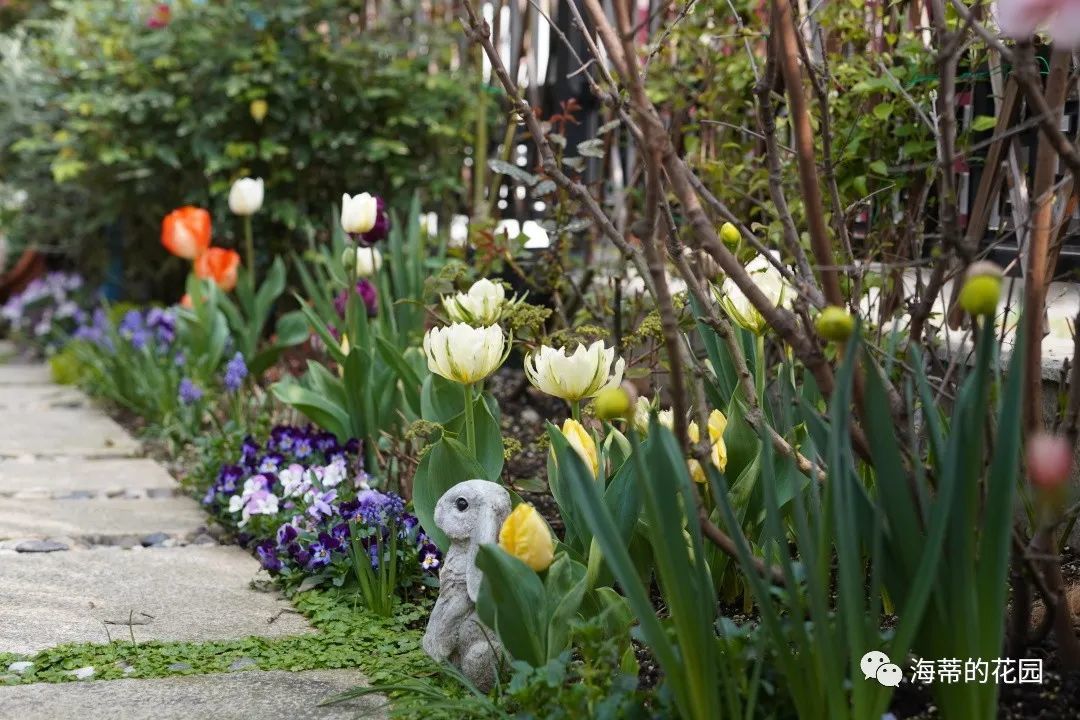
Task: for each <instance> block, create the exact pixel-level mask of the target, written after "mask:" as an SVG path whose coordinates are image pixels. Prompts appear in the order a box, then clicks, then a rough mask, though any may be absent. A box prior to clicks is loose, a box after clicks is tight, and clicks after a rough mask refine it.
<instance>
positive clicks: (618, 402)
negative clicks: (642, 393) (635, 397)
mask: <svg viewBox="0 0 1080 720" xmlns="http://www.w3.org/2000/svg"><path fill="white" fill-rule="evenodd" d="M631 405H632V403H631V402H630V394H629V393H628V392H626V390H624V389H622V388H621V387H614V388H608V389H607V390H601V391H600V393H599V394H598V395H597V396H596V400H594V401H593V410H594V412H595V413H596V417H598V418H600V419H601V420H615V419H617V418H625V417H627V416H629V415H630V414H631Z"/></svg>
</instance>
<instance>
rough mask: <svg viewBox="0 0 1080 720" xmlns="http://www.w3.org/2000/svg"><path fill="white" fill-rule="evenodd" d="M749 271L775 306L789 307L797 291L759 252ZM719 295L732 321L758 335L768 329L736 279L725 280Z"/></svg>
mask: <svg viewBox="0 0 1080 720" xmlns="http://www.w3.org/2000/svg"><path fill="white" fill-rule="evenodd" d="M746 272H747V274H749V275H750V278H751V279H752V280H753V281H754V284H755V285H757V287H758V289H759V290H761V292H762V293H763V294H764V295H765V297H766V298H767V299H768V300H769V302H770V303H772V304H773V305H777V306H782V307H787V306H789V305H790V304H791V302H792V301H793V300H794V292H793V291H792V289H791V288H790V287H789V286H788V284H787V281H786V280H784V276H783V275H781V274H780V271H779V270H777V269H776V267H775V266H774V265H773V264H772V263H771V262H769V259H768V258H766V257H765V256H764V255H758V256H757V257H756V258H754V259H753V260H751V261H750V262H749V263H748V264H747V266H746ZM716 294H717V301H718V302H719V303H720V307H721V308H723V309H724V312H725V313H726V314H727V316H728V317H729V318H731V321H732V322H733V323H735V324H736V325H739V326H740V327H743V328H745V329H747V330H749V331H750V332H752V333H754V334H755V335H761V334H763V333H764V332H765V328H766V326H767V323H766V322H765V318H764V317H763V316H762V315H761V313H760V312H759V311H758V309H757V308H756V307H754V305H753V304H752V303H751V302H750V299H749V298H748V297H746V295H745V294H744V293H743V291H742V290H740V289H739V286H738V285H736V284H735V281H734V280H732V279H731V278H730V277H729V278H727V279H725V280H724V284H723V285H721V286H720V289H719V291H716Z"/></svg>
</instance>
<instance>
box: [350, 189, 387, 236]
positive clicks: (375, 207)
mask: <svg viewBox="0 0 1080 720" xmlns="http://www.w3.org/2000/svg"><path fill="white" fill-rule="evenodd" d="M378 214H379V204H378V202H377V201H376V200H375V196H374V195H371V194H370V193H361V194H359V195H357V196H355V197H349V194H348V193H345V194H344V195H342V196H341V229H342V230H344V231H345V232H347V233H353V234H359V233H366V232H368V231H370V230H371V228H373V227H375V220H376V219H377V218H378Z"/></svg>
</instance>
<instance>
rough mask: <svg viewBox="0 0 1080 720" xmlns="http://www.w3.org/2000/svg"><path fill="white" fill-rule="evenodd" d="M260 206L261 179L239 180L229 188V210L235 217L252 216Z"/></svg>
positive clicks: (261, 196) (261, 195) (261, 194)
mask: <svg viewBox="0 0 1080 720" xmlns="http://www.w3.org/2000/svg"><path fill="white" fill-rule="evenodd" d="M262 204H263V179H262V178H249V177H246V178H240V179H239V180H237V181H236V182H234V183H233V184H232V187H231V188H229V209H230V210H232V211H233V214H235V215H254V214H255V213H257V212H259V208H261V207H262Z"/></svg>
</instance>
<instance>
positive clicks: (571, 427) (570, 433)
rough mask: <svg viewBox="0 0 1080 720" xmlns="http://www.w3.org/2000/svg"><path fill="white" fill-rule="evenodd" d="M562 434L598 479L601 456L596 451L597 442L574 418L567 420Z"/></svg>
mask: <svg viewBox="0 0 1080 720" xmlns="http://www.w3.org/2000/svg"><path fill="white" fill-rule="evenodd" d="M562 434H563V437H565V438H566V440H567V442H569V443H570V447H572V448H573V449H574V451H575V452H577V454H578V457H580V458H581V460H582V461H583V462H584V463H585V466H586V467H587V468H589V470H590V471H592V474H593V477H597V476H598V475H599V474H600V455H599V454H598V453H597V451H596V442H595V441H594V440H593V439H592V435H590V434H589V431H588V430H586V429H585V426H584V425H582V424H581V423H579V422H578V421H577V420H574V419H573V418H567V419H566V422H564V423H563V426H562Z"/></svg>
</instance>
